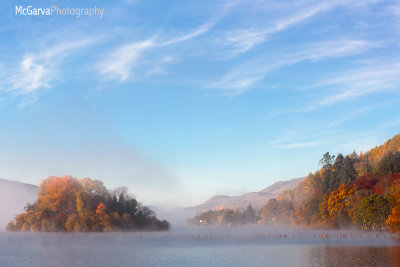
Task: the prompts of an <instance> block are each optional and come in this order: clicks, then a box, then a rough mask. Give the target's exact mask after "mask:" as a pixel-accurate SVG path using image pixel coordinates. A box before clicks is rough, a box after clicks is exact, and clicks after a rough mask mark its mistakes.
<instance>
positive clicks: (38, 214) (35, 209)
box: [7, 176, 170, 232]
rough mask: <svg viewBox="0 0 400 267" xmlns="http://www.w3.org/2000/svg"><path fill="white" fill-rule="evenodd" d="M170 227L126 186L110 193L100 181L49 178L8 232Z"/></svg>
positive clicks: (12, 222)
mask: <svg viewBox="0 0 400 267" xmlns="http://www.w3.org/2000/svg"><path fill="white" fill-rule="evenodd" d="M169 229H170V224H169V222H167V221H165V220H162V221H161V220H159V219H158V218H157V217H156V214H155V213H154V212H153V211H152V210H151V209H149V208H148V207H146V206H143V205H142V204H140V203H139V202H137V201H136V199H135V198H133V197H132V196H131V195H129V194H128V190H127V188H126V187H119V188H117V189H115V190H112V191H110V190H107V188H106V187H105V186H104V185H103V183H102V182H101V181H99V180H92V179H90V178H83V179H76V178H74V177H72V176H63V177H54V176H51V177H48V178H47V179H45V180H43V181H42V182H41V184H40V186H39V192H38V197H37V200H36V202H35V203H33V204H28V205H27V206H26V207H25V212H23V213H20V214H18V215H17V216H16V217H15V219H14V220H12V221H11V222H10V223H9V224H8V225H7V230H8V231H31V232H56V231H64V232H109V231H138V230H149V231H156V230H169Z"/></svg>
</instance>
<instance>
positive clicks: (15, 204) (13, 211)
mask: <svg viewBox="0 0 400 267" xmlns="http://www.w3.org/2000/svg"><path fill="white" fill-rule="evenodd" d="M37 192H38V187H37V186H34V185H30V184H24V183H19V182H12V181H8V180H4V179H0V231H5V227H6V226H7V223H8V222H9V221H11V220H12V219H13V218H14V217H15V215H17V214H18V213H20V212H23V211H24V207H25V206H26V204H27V203H28V202H29V203H34V202H35V201H36V197H37Z"/></svg>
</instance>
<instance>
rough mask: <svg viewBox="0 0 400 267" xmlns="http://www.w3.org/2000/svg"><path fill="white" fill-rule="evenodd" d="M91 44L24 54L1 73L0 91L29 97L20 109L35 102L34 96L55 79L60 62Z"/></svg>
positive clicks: (68, 44)
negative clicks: (13, 64)
mask: <svg viewBox="0 0 400 267" xmlns="http://www.w3.org/2000/svg"><path fill="white" fill-rule="evenodd" d="M93 42H94V40H91V39H85V40H77V41H72V42H65V43H62V44H59V45H56V46H51V47H47V48H44V49H42V50H41V51H40V52H38V53H26V54H25V55H24V56H23V58H22V59H21V61H20V62H19V63H18V64H17V66H14V67H9V68H7V71H5V70H4V71H2V72H1V74H0V75H1V76H2V80H3V81H2V82H0V90H1V91H6V92H12V93H14V94H17V95H30V96H27V97H26V98H25V99H24V100H23V101H22V102H21V104H20V106H21V107H22V106H25V105H27V104H28V103H32V102H35V101H36V100H37V97H36V96H35V95H34V94H35V93H36V92H37V91H39V90H41V89H46V88H50V87H51V82H52V81H54V80H56V79H57V75H56V72H57V67H58V66H59V64H60V63H61V61H62V60H63V59H64V58H66V57H68V56H70V55H71V54H73V53H75V52H78V51H79V50H80V49H82V48H84V47H86V46H88V45H90V44H92V43H93Z"/></svg>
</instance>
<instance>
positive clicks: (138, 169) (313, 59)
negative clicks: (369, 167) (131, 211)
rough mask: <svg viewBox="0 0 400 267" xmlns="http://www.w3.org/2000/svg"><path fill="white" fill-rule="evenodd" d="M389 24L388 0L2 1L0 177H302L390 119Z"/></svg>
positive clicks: (387, 132)
mask: <svg viewBox="0 0 400 267" xmlns="http://www.w3.org/2000/svg"><path fill="white" fill-rule="evenodd" d="M16 3H17V4H20V5H23V6H27V5H29V4H30V5H32V6H33V7H49V6H50V5H54V4H57V5H59V6H60V7H72V8H77V7H93V6H94V5H96V6H97V7H99V8H104V16H103V18H98V17H91V18H88V17H81V18H75V17H71V16H66V17H62V16H47V17H37V16H36V17H35V16H16V15H15V5H16ZM399 26H400V2H399V1H379V0H371V1H369V0H366V1H355V0H354V1H350V0H346V1H340V0H339V1H303V0H301V1H300V0H299V1H241V0H236V1H148V0H146V1H139V0H132V1H129V0H125V1H112V3H110V1H100V0H99V1H89V0H86V1H73V0H65V1H41V0H36V1H29V0H25V1H11V0H6V1H2V4H1V7H0V125H1V126H0V127H1V128H0V129H1V130H0V177H2V178H6V179H11V180H18V181H23V182H29V183H34V184H38V183H39V182H40V180H41V179H43V178H45V177H47V176H50V175H57V176H58V175H65V174H71V175H73V176H75V177H91V178H94V179H100V180H102V181H104V183H105V184H106V185H107V186H108V187H115V186H118V185H127V186H128V187H129V189H130V191H131V192H132V193H133V194H134V195H136V196H137V197H138V199H139V201H143V202H144V203H145V204H156V205H161V206H174V205H181V206H188V205H194V204H198V203H200V202H202V201H204V200H206V199H207V198H209V197H210V196H212V195H215V194H228V195H233V194H241V193H245V192H249V191H258V190H261V189H263V188H264V187H266V186H268V185H270V184H272V183H273V182H275V181H279V180H285V179H289V178H295V177H300V176H305V175H307V174H308V173H309V172H310V171H315V170H317V169H318V161H319V158H320V157H321V155H322V154H323V153H325V152H327V151H330V152H333V153H338V152H341V153H351V152H352V151H353V150H356V151H357V152H358V151H360V150H367V149H368V148H370V147H372V146H375V145H378V144H380V143H382V142H384V141H385V140H386V139H387V138H390V137H391V136H393V135H394V134H396V133H398V132H399V126H400V109H399V104H400V90H399V89H400V87H399V86H400V53H399V52H400V47H399V44H400V42H399V41H400V38H399V35H400V30H399V29H400V27H399Z"/></svg>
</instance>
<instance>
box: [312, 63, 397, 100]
mask: <svg viewBox="0 0 400 267" xmlns="http://www.w3.org/2000/svg"><path fill="white" fill-rule="evenodd" d="M335 76H336V77H333V78H331V79H326V80H324V81H323V82H320V83H319V84H318V87H328V88H333V89H334V90H335V91H336V92H335V93H333V94H331V95H329V96H327V97H324V98H322V99H321V100H318V101H316V102H315V103H313V104H311V107H318V106H328V105H333V104H335V103H337V102H341V101H346V100H350V99H354V98H356V97H360V96H363V95H366V94H369V93H375V92H381V91H387V90H393V89H398V88H399V86H400V63H398V62H394V63H393V62H385V64H379V65H372V66H367V67H360V68H357V69H355V70H352V71H348V72H345V73H341V74H339V75H337V74H335Z"/></svg>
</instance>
